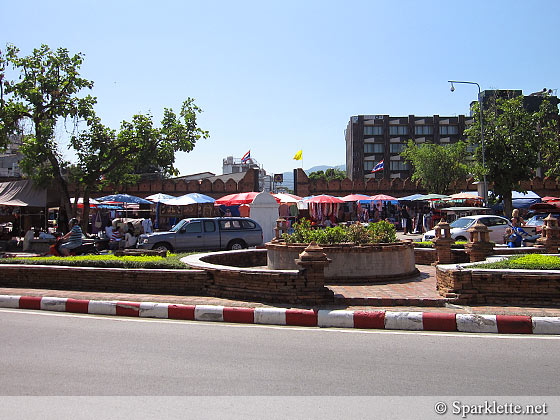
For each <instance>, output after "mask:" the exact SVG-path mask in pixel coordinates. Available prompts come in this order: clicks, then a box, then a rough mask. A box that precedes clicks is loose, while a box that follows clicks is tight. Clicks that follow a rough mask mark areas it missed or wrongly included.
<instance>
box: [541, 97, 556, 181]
mask: <svg viewBox="0 0 560 420" xmlns="http://www.w3.org/2000/svg"><path fill="white" fill-rule="evenodd" d="M537 136H538V138H539V144H541V158H542V164H543V167H544V168H545V170H546V175H548V176H553V177H555V178H557V179H558V178H560V115H559V114H558V105H555V104H553V103H552V101H550V100H549V99H548V98H545V99H544V100H543V102H542V104H541V106H540V109H539V112H538V114H537Z"/></svg>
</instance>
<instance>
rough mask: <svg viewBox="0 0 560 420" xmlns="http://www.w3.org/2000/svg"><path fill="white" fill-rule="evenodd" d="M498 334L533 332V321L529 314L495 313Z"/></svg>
mask: <svg viewBox="0 0 560 420" xmlns="http://www.w3.org/2000/svg"><path fill="white" fill-rule="evenodd" d="M496 323H497V324H498V332H499V333H500V334H533V323H532V322H531V317H530V316H522V315H496Z"/></svg>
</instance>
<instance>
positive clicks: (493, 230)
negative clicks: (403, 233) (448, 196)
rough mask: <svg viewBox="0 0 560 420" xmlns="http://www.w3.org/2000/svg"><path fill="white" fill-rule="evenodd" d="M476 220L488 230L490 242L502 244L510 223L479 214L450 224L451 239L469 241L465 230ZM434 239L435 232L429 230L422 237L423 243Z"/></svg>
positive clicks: (497, 217)
mask: <svg viewBox="0 0 560 420" xmlns="http://www.w3.org/2000/svg"><path fill="white" fill-rule="evenodd" d="M477 220H480V221H481V223H484V224H485V225H486V226H487V227H488V229H489V230H490V240H491V241H492V242H495V243H497V244H501V243H503V242H504V235H505V233H506V229H507V228H508V227H511V223H510V221H509V220H508V219H506V218H505V217H501V216H494V215H489V214H480V215H476V216H465V217H460V218H458V219H457V220H455V221H454V222H453V223H450V224H449V226H450V227H451V237H452V238H453V239H455V240H456V241H468V239H469V236H470V235H469V232H467V230H468V229H469V228H470V227H471V226H472V225H474V224H475V223H476V221H477ZM435 237H436V232H435V231H434V230H430V231H428V232H426V233H424V235H423V236H422V240H423V241H431V240H432V239H434V238H435Z"/></svg>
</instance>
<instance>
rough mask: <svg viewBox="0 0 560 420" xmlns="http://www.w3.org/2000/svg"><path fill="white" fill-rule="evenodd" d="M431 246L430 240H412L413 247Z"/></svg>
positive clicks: (432, 244)
mask: <svg viewBox="0 0 560 420" xmlns="http://www.w3.org/2000/svg"><path fill="white" fill-rule="evenodd" d="M433 246H434V243H433V242H432V241H422V242H414V248H432V247H433Z"/></svg>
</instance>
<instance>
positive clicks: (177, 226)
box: [170, 219, 187, 232]
mask: <svg viewBox="0 0 560 420" xmlns="http://www.w3.org/2000/svg"><path fill="white" fill-rule="evenodd" d="M186 224H187V221H186V220H185V219H183V220H181V221H180V222H179V223H177V224H176V225H175V226H173V227H172V228H171V229H170V232H179V231H180V230H181V228H182V227H183V226H185V225H186Z"/></svg>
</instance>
